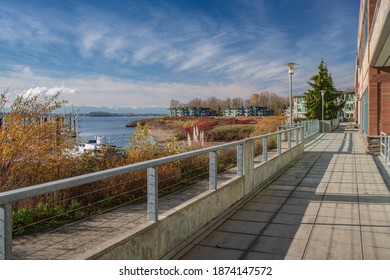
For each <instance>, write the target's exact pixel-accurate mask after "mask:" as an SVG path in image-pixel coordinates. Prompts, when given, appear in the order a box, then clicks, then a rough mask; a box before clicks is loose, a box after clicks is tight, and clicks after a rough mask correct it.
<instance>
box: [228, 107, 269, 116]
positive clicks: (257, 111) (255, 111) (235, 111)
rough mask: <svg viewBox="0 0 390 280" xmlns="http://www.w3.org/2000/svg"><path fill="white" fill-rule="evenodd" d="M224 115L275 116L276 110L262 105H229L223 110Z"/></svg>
mask: <svg viewBox="0 0 390 280" xmlns="http://www.w3.org/2000/svg"><path fill="white" fill-rule="evenodd" d="M222 115H223V116H231V117H238V116H246V117H248V116H273V115H274V111H273V110H270V109H268V108H267V107H261V106H242V107H227V108H225V109H223V110H222Z"/></svg>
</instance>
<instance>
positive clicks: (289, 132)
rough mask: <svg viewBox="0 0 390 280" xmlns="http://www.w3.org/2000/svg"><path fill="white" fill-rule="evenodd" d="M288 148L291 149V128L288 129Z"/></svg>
mask: <svg viewBox="0 0 390 280" xmlns="http://www.w3.org/2000/svg"><path fill="white" fill-rule="evenodd" d="M287 148H288V149H291V130H289V131H287Z"/></svg>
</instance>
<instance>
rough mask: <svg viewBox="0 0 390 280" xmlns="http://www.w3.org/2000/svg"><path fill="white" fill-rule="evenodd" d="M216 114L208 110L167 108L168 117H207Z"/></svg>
mask: <svg viewBox="0 0 390 280" xmlns="http://www.w3.org/2000/svg"><path fill="white" fill-rule="evenodd" d="M216 115H217V112H215V111H214V110H212V109H210V108H202V107H200V108H194V107H177V108H169V116H170V117H209V116H216Z"/></svg>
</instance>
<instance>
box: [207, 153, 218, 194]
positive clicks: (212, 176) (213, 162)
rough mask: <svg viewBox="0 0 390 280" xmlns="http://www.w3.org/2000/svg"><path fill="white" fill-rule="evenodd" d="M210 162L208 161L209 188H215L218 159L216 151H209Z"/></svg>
mask: <svg viewBox="0 0 390 280" xmlns="http://www.w3.org/2000/svg"><path fill="white" fill-rule="evenodd" d="M209 157H210V162H209V165H210V167H209V189H210V190H216V189H217V171H218V159H217V152H210V156H209Z"/></svg>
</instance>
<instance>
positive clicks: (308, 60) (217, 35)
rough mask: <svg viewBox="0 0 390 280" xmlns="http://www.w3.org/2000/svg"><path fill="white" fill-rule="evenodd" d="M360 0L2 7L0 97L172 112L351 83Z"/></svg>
mask: <svg viewBox="0 0 390 280" xmlns="http://www.w3.org/2000/svg"><path fill="white" fill-rule="evenodd" d="M359 2H360V1H358V0H315V1H313V0H294V1H292V0H165V1H164V0H109V1H105V0H104V1H103V0H101V1H98V0H60V1H57V0H47V1H44V0H34V1H31V0H0V26H1V28H0V61H1V63H0V90H1V91H2V92H4V91H7V92H8V94H9V95H10V96H14V95H17V94H20V93H25V94H26V93H27V94H29V93H33V94H35V93H40V94H42V95H51V94H53V93H55V92H57V91H60V92H61V95H60V96H61V99H64V100H67V101H68V102H69V103H70V104H72V105H78V106H81V105H87V106H98V107H110V108H117V107H118V108H123V107H126V108H127V107H129V108H140V107H165V108H167V107H169V102H170V100H171V99H176V100H179V101H181V102H188V101H190V100H192V99H194V98H202V99H207V98H208V97H212V96H215V97H217V98H220V99H226V98H228V97H231V98H234V97H242V98H249V97H250V95H251V94H252V93H254V92H260V91H271V92H275V93H277V94H279V95H281V96H288V91H289V86H288V81H289V76H288V70H287V66H286V65H285V64H286V63H289V62H295V63H298V64H299V65H297V66H296V68H295V74H294V76H293V95H294V94H300V93H303V92H305V91H306V90H307V89H309V86H308V81H309V79H310V78H311V77H312V76H313V75H315V74H316V73H317V72H318V69H317V67H318V65H319V64H320V61H321V59H324V61H325V62H326V64H327V67H328V70H329V71H330V72H331V74H332V77H333V80H334V84H335V87H336V88H337V89H338V90H344V89H348V88H353V84H354V69H355V58H356V41H357V40H356V36H357V22H358V13H359V5H360V3H359Z"/></svg>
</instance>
